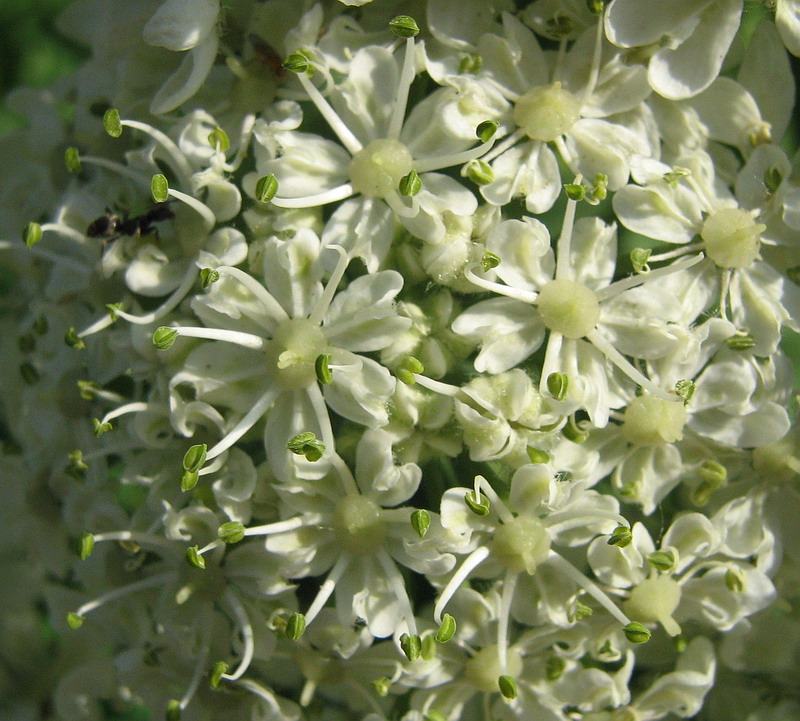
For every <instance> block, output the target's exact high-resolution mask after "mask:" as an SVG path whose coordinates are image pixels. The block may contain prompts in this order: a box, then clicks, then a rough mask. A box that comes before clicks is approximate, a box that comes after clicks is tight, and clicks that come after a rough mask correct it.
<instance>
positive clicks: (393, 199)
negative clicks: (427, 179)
mask: <svg viewBox="0 0 800 721" xmlns="http://www.w3.org/2000/svg"><path fill="white" fill-rule="evenodd" d="M383 200H384V201H385V203H386V205H388V206H389V207H390V208H391V209H392V212H393V213H394V214H395V215H397V216H398V217H400V218H416V217H417V216H418V215H419V201H418V200H417V199H416V198H415V197H414V196H412V197H411V207H410V208H409V207H408V206H407V205H406V204H405V203H404V202H403V200H402V199H401V198H400V194H399V193H398V192H397V191H396V190H393V191H392V192H391V193H389V194H388V195H386V196H385V197H384V198H383Z"/></svg>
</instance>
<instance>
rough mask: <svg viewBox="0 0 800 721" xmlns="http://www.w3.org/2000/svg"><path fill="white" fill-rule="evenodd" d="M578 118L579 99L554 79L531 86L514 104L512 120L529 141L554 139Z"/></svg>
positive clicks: (579, 115) (579, 109) (579, 113)
mask: <svg viewBox="0 0 800 721" xmlns="http://www.w3.org/2000/svg"><path fill="white" fill-rule="evenodd" d="M580 117H581V104H580V102H579V101H578V99H577V98H576V97H575V96H574V95H573V94H572V93H570V92H569V91H567V90H564V89H563V88H562V87H561V83H558V82H556V83H553V84H552V85H540V86H538V87H536V88H532V89H531V90H529V91H528V92H527V93H525V94H524V95H523V96H522V97H520V99H519V100H517V104H516V105H515V106H514V122H515V123H516V124H517V125H518V126H519V127H520V128H522V129H523V130H524V131H525V134H526V135H527V136H528V137H529V138H531V139H532V140H543V141H545V142H549V141H551V140H555V139H556V138H558V137H560V136H562V135H564V133H566V132H567V131H568V130H569V129H570V128H571V127H572V126H573V125H574V124H575V121H576V120H578V119H579V118H580Z"/></svg>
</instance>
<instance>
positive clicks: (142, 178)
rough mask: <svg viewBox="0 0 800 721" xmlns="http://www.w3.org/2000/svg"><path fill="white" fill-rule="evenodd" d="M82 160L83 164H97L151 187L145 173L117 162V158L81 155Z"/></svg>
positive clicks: (99, 166)
mask: <svg viewBox="0 0 800 721" xmlns="http://www.w3.org/2000/svg"><path fill="white" fill-rule="evenodd" d="M80 161H81V165H96V166H97V167H98V168H104V169H105V170H110V171H112V172H114V173H116V174H117V175H121V176H123V177H124V178H128V179H129V180H133V181H134V182H136V183H138V184H139V185H142V186H144V187H145V188H149V187H150V178H148V177H147V176H146V175H144V174H143V173H139V172H138V171H136V170H132V169H131V168H129V167H128V166H127V165H123V164H122V163H118V162H116V161H115V160H109V159H108V158H96V157H94V156H93V155H81V156H80Z"/></svg>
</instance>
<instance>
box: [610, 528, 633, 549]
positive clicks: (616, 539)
mask: <svg viewBox="0 0 800 721" xmlns="http://www.w3.org/2000/svg"><path fill="white" fill-rule="evenodd" d="M632 540H633V534H632V533H631V529H630V528H629V527H628V526H617V527H616V528H615V529H614V530H613V531H612V532H611V535H610V536H609V537H608V540H607V541H606V543H607V544H608V545H609V546H617V547H618V548H626V547H627V546H630V545H631V541H632Z"/></svg>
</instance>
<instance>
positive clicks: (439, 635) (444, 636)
mask: <svg viewBox="0 0 800 721" xmlns="http://www.w3.org/2000/svg"><path fill="white" fill-rule="evenodd" d="M455 633H456V620H455V619H454V618H453V617H452V616H451V615H450V614H449V613H445V614H444V615H443V616H442V623H441V624H440V626H439V630H438V631H437V632H436V637H435V638H436V640H437V641H438V642H439V643H447V642H448V641H449V640H450V639H451V638H453V636H455Z"/></svg>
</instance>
